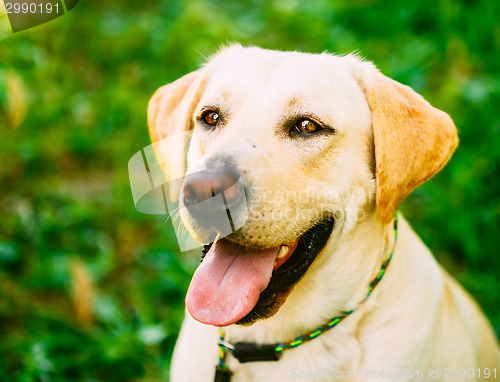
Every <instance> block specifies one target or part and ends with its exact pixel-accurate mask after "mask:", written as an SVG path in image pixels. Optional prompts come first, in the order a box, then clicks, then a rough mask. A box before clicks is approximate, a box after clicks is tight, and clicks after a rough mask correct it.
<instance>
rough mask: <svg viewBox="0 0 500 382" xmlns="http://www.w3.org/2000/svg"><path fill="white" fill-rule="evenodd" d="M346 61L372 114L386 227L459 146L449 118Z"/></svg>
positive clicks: (396, 85) (391, 82)
mask: <svg viewBox="0 0 500 382" xmlns="http://www.w3.org/2000/svg"><path fill="white" fill-rule="evenodd" d="M351 59H354V60H356V62H355V64H354V66H353V68H354V74H355V78H356V80H357V81H358V83H359V85H360V87H361V89H362V91H363V92H364V94H365V97H366V100H367V102H368V106H369V107H370V110H371V113H372V127H373V138H374V149H375V164H376V174H375V175H376V179H377V211H378V214H379V216H380V218H381V219H382V221H383V222H384V223H388V222H390V221H391V220H392V218H393V215H394V211H395V210H396V208H397V207H398V204H399V203H400V202H401V201H402V200H403V199H404V198H405V197H406V196H407V195H408V194H409V193H410V192H411V191H412V190H413V189H414V188H415V187H417V186H418V185H420V184H422V183H423V182H425V181H426V180H427V179H429V178H431V177H432V176H433V175H434V174H436V173H437V172H438V171H439V170H440V169H441V168H442V167H443V166H444V165H445V164H446V162H448V160H449V159H450V157H451V155H452V154H453V151H454V150H455V148H456V146H457V144H458V136H457V129H456V127H455V125H454V124H453V121H452V120H451V118H450V117H449V116H448V114H446V113H445V112H443V111H441V110H438V109H436V108H434V107H432V106H431V105H430V104H429V102H427V101H426V100H425V99H424V98H422V96H420V95H419V94H417V93H416V92H415V91H413V90H412V89H411V88H410V87H408V86H405V85H403V84H400V83H399V82H396V81H394V80H392V79H390V78H388V77H386V76H384V75H383V74H382V73H380V72H379V71H378V70H377V69H376V68H375V66H373V65H372V64H371V63H368V62H360V61H359V60H357V58H353V57H351Z"/></svg>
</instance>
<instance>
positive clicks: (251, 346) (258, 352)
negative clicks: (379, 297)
mask: <svg viewBox="0 0 500 382" xmlns="http://www.w3.org/2000/svg"><path fill="white" fill-rule="evenodd" d="M398 220H399V213H398V211H396V212H395V214H394V247H393V248H392V251H391V254H390V255H389V257H388V258H387V259H386V260H385V261H384V262H383V264H382V266H381V267H380V271H379V272H378V274H377V276H376V277H375V278H374V279H373V280H372V282H371V283H370V285H369V287H368V293H367V294H366V296H365V298H364V299H363V300H362V301H361V303H360V304H359V305H361V304H362V303H363V302H365V301H366V300H367V299H368V297H370V295H371V294H372V293H373V291H374V290H375V288H376V287H377V285H378V284H379V283H380V281H381V280H382V278H383V277H384V275H385V272H386V271H387V267H388V266H389V264H390V262H391V260H392V255H393V254H394V251H395V249H396V242H397V239H398ZM359 305H358V306H359ZM353 312H354V309H351V310H347V311H345V312H343V313H342V314H341V315H340V316H336V317H334V318H332V319H331V320H330V321H328V322H327V323H326V324H324V325H322V326H320V327H319V328H316V329H314V330H312V331H310V332H309V333H306V334H303V335H301V336H298V337H295V338H294V339H292V340H290V341H286V342H280V343H276V344H269V345H261V344H256V343H252V342H238V343H234V344H230V343H229V342H226V341H224V331H223V329H222V328H220V338H219V361H218V363H217V367H216V372H215V380H214V381H215V382H228V381H229V380H230V378H231V371H230V370H228V368H227V363H226V359H227V355H228V353H231V354H232V355H233V356H234V357H235V358H237V359H238V361H240V362H241V363H244V362H258V361H277V360H278V359H279V358H280V356H281V354H282V353H283V352H285V351H287V350H290V349H293V348H296V347H298V346H300V345H302V344H304V343H306V342H309V341H311V340H313V339H315V338H318V337H319V336H320V335H321V334H323V333H325V332H327V331H329V330H330V329H333V328H334V327H335V326H337V325H338V324H340V323H341V322H342V321H343V320H344V319H346V318H347V317H348V316H349V315H351V314H352V313H353Z"/></svg>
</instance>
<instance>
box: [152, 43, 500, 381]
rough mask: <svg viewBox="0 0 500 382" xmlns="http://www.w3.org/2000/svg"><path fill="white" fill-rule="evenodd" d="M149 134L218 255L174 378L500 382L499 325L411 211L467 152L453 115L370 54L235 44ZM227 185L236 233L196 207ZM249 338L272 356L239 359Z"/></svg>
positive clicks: (165, 97) (197, 291) (161, 96)
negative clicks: (402, 210) (237, 347)
mask: <svg viewBox="0 0 500 382" xmlns="http://www.w3.org/2000/svg"><path fill="white" fill-rule="evenodd" d="M148 125H149V129H150V135H151V139H152V142H154V143H156V144H157V145H156V147H155V151H156V155H157V156H158V158H159V162H161V166H162V170H163V172H164V173H165V175H166V177H167V179H168V180H174V179H177V180H179V179H180V180H181V181H178V182H176V183H175V182H172V184H171V187H170V189H169V193H170V197H171V198H172V199H178V200H179V206H180V216H181V219H182V222H183V224H184V225H185V227H186V228H187V230H188V231H189V232H190V234H191V235H192V236H193V238H195V239H196V240H197V241H199V242H200V243H204V244H207V243H208V244H207V247H206V251H205V252H208V253H206V256H205V258H204V260H203V262H202V263H201V265H200V267H199V268H198V269H197V270H196V272H195V274H194V276H193V279H192V281H191V285H190V287H189V290H188V293H187V297H186V306H187V311H188V312H187V314H186V317H185V320H184V322H183V325H182V329H181V332H180V335H179V338H178V341H177V344H176V347H175V350H174V355H173V358H172V365H171V380H172V381H173V382H181V381H182V382H187V381H190V382H204V381H213V380H214V378H215V380H221V381H222V380H225V381H227V380H231V381H232V382H249V381H288V380H293V379H304V378H305V379H314V380H318V381H330V380H357V381H364V380H370V379H373V378H384V379H386V380H391V381H408V380H410V379H415V378H417V379H423V380H431V379H449V380H461V379H464V378H465V379H467V380H495V378H498V377H497V373H500V367H499V366H500V353H499V348H498V343H497V340H496V337H495V335H494V332H493V330H492V328H491V326H490V325H489V323H488V321H487V319H486V318H485V316H484V314H483V313H482V312H481V310H480V308H479V307H478V306H477V304H476V303H475V302H474V301H473V299H472V298H471V297H470V296H469V295H468V294H467V293H466V292H465V291H464V289H462V287H461V286H460V285H459V284H458V283H457V282H456V281H454V279H453V278H452V277H451V276H450V275H449V274H448V273H446V271H445V270H443V269H442V268H441V267H440V266H439V265H438V263H437V262H436V260H435V259H434V258H433V256H432V254H431V253H430V251H429V249H427V247H426V246H425V245H424V243H423V242H422V241H421V240H420V239H419V237H418V236H417V235H416V234H415V233H414V232H413V230H412V229H411V227H410V226H409V224H408V223H407V222H406V220H405V219H404V218H403V217H402V215H401V214H399V218H397V216H396V215H397V208H398V205H399V204H400V202H401V201H402V200H403V199H404V198H405V197H406V196H407V195H408V194H409V193H410V192H411V191H412V190H413V189H415V188H416V187H417V186H419V185H420V184H421V183H423V182H425V181H426V180H428V179H429V178H431V177H432V176H433V175H434V174H435V173H437V172H438V171H439V170H440V169H441V168H442V167H443V166H444V165H445V164H446V163H447V162H448V160H449V159H450V157H451V155H452V153H453V151H454V150H455V148H456V146H457V144H458V136H457V130H456V128H455V126H454V124H453V122H452V120H451V118H450V117H449V116H448V115H447V114H446V113H444V112H442V111H440V110H438V109H435V108H434V107H432V106H431V105H430V104H429V103H428V102H427V101H425V100H424V99H423V98H422V97H421V96H420V95H418V94H417V93H416V92H414V91H413V90H412V89H411V88H409V87H407V86H405V85H402V84H400V83H398V82H396V81H394V80H391V79H389V78H388V77H386V76H384V75H383V74H381V73H380V72H379V71H378V70H377V69H376V67H375V66H374V65H373V64H372V63H370V62H367V61H365V60H363V59H361V58H359V57H358V56H357V55H355V54H354V55H346V56H335V55H332V54H327V53H322V54H308V53H299V52H281V51H271V50H265V49H261V48H257V47H242V46H240V45H232V46H229V47H226V48H223V49H221V51H220V52H218V53H217V54H216V55H215V56H214V57H212V58H211V59H210V60H209V61H208V63H206V64H205V65H204V66H203V67H201V68H200V69H198V70H196V71H195V72H192V73H190V74H187V75H185V76H184V77H182V78H180V79H178V80H176V81H175V82H173V83H171V84H168V85H165V86H163V87H161V88H160V89H159V90H157V91H156V93H155V94H154V95H153V97H152V99H151V101H150V103H149V107H148ZM186 131H192V137H191V138H190V140H189V141H188V139H187V138H185V137H186V135H185V134H184V135H183V134H182V133H184V132H186ZM167 137H177V138H175V139H173V138H172V139H173V140H170V143H164V144H163V143H161V142H166V141H167V140H166V139H165V138H167ZM172 142H173V143H172ZM186 157H187V166H185V161H186ZM201 162H203V163H204V164H203V166H206V167H209V168H210V171H209V172H208V175H207V172H205V173H203V172H202V171H200V163H201ZM203 166H202V167H203ZM185 167H187V172H186V168H185ZM193 169H196V170H193ZM239 180H241V181H243V183H244V185H243V186H242V187H240V188H239V189H236V190H232V191H231V190H230V188H231V187H232V185H234V184H236V183H237V182H238V181H239ZM174 183H175V184H174ZM227 190H229V191H231V192H228V193H226V198H225V203H226V204H225V207H226V208H229V207H230V206H233V205H234V206H235V207H234V209H240V210H241V209H243V207H241V206H244V209H245V211H246V214H234V216H233V223H234V226H235V227H233V228H234V229H233V230H231V231H230V233H229V234H227V235H220V230H218V228H217V227H215V226H214V225H213V224H210V222H207V221H203V219H202V218H199V217H197V216H196V211H195V210H194V209H192V210H190V208H189V207H190V206H196V204H197V203H198V202H201V201H203V200H205V199H207V198H210V197H211V196H214V195H215V194H217V193H223V192H225V191H227ZM242 199H244V203H243V204H242V203H240V202H241V200H242ZM237 200H240V202H237ZM238 203H239V204H238ZM238 206H240V207H238ZM222 210H224V209H222ZM219 212H220V211H219ZM207 213H208V214H209V215H210V214H212V213H216V211H215V210H210V209H209V212H207ZM240 215H244V216H243V217H242V218H240ZM205 220H206V219H205ZM209 220H210V218H209ZM396 223H397V224H396ZM217 232H219V234H218V233H217ZM209 247H210V248H209ZM381 276H382V277H383V279H381V278H382V277H381ZM375 280H378V281H376V282H374V281H375ZM372 292H373V293H372ZM333 317H338V318H339V319H337V321H339V322H337V323H335V325H334V326H335V327H332V328H331V330H324V324H325V323H328V322H330V323H332V322H333V321H332V318H333ZM334 321H335V320H334ZM340 321H341V322H340ZM332 325H333V324H330V326H332ZM220 327H222V328H223V331H222V332H223V334H222V336H223V338H222V339H221V338H220V336H221V333H220V329H219V328H220ZM318 328H319V329H318ZM316 329H317V330H316ZM315 330H316V332H321V333H320V335H318V336H317V337H315V338H314V339H310V340H309V341H307V342H304V343H301V344H300V346H297V347H295V348H291V349H288V350H289V351H288V350H287V351H283V352H281V353H280V352H277V351H274V350H273V352H274V355H276V354H277V353H279V354H278V356H276V357H275V358H274V355H273V354H271V353H273V352H271V353H269V351H268V348H267V347H266V345H268V344H277V343H283V342H286V341H289V340H293V339H297V338H299V341H295V342H297V343H298V342H302V341H303V338H302V337H300V336H304V335H305V334H306V333H311V332H312V333H314V331H315ZM313 336H315V335H313ZM300 338H302V340H300ZM292 342H293V341H292ZM236 343H246V344H250V345H251V346H253V349H254V351H253V353H259V352H262V353H263V355H262V354H261V355H259V354H257V359H256V360H255V359H240V358H236V356H235V355H234V354H232V353H231V351H232V350H231V349H233V351H234V346H233V345H234V344H236ZM232 344H233V345H232ZM266 349H267V350H266ZM273 349H274V348H273ZM233 353H235V351H234V352H233ZM251 353H252V352H251ZM264 353H265V354H264ZM221 354H222V355H221ZM247 356H249V357H250V358H252V357H253V356H255V354H253V355H252V354H250V355H248V354H247ZM259 356H260V358H259ZM266 357H270V358H273V360H272V361H271V360H269V359H263V358H266ZM243 358H244V357H243ZM247 358H248V357H247ZM254 358H255V357H254ZM221 361H223V362H222V364H221ZM247 361H249V362H247ZM252 361H253V362H252ZM221 365H222V366H221ZM467 373H469V374H467Z"/></svg>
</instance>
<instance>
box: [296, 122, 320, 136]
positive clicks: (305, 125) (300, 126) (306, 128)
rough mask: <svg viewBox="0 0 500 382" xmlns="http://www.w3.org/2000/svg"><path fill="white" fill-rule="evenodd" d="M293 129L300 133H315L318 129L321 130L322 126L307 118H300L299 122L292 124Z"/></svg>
mask: <svg viewBox="0 0 500 382" xmlns="http://www.w3.org/2000/svg"><path fill="white" fill-rule="evenodd" d="M294 128H295V130H296V131H297V132H298V133H302V134H304V133H305V134H313V133H316V132H318V131H320V130H322V127H321V126H320V125H318V124H317V123H316V122H313V121H311V120H309V119H302V120H300V121H299V122H297V123H296V124H295V126H294Z"/></svg>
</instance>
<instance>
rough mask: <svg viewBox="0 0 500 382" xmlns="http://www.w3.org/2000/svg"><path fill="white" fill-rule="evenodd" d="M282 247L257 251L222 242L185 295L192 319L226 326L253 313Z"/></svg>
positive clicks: (195, 274)
mask: <svg viewBox="0 0 500 382" xmlns="http://www.w3.org/2000/svg"><path fill="white" fill-rule="evenodd" d="M278 249H279V248H272V249H264V250H256V249H250V248H246V247H242V246H240V245H238V244H235V243H232V242H230V241H229V240H226V239H221V240H218V241H217V242H215V243H214V244H213V245H212V248H211V249H210V251H209V252H208V254H207V255H206V256H205V259H204V260H203V262H202V263H201V265H200V266H199V267H198V269H197V270H196V272H195V273H194V275H193V279H192V280H191V284H190V285H189V289H188V292H187V296H186V306H187V309H188V311H189V313H190V314H191V316H192V317H193V318H194V319H195V320H198V321H200V322H202V323H204V324H209V325H215V326H227V325H230V324H234V323H235V322H237V321H238V320H240V319H241V318H243V317H245V316H246V315H247V314H248V313H250V312H251V311H252V309H253V308H254V306H255V304H257V301H258V300H259V295H260V292H262V291H263V290H264V289H265V288H266V287H267V284H269V280H270V279H271V274H272V272H273V266H274V261H275V260H276V256H277V255H278Z"/></svg>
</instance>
